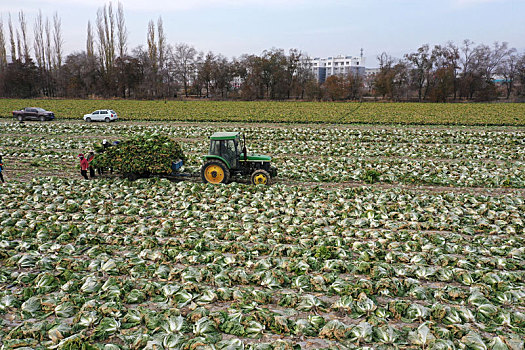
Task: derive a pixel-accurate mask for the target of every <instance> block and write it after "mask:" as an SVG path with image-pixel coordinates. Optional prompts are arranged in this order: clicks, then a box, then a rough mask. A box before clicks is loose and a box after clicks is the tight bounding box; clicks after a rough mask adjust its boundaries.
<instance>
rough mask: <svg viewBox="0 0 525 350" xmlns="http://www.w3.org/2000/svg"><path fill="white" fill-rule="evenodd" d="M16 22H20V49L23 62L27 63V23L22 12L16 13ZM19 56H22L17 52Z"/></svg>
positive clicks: (28, 56) (28, 55)
mask: <svg viewBox="0 0 525 350" xmlns="http://www.w3.org/2000/svg"><path fill="white" fill-rule="evenodd" d="M18 21H19V22H20V31H21V32H22V49H23V52H24V62H27V61H28V60H29V58H30V54H29V44H28V43H27V21H26V18H25V15H24V12H23V11H20V12H18ZM19 55H22V51H19Z"/></svg>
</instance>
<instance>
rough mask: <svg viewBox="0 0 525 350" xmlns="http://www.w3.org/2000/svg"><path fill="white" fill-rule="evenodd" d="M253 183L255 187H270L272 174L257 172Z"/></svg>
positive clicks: (259, 170)
mask: <svg viewBox="0 0 525 350" xmlns="http://www.w3.org/2000/svg"><path fill="white" fill-rule="evenodd" d="M251 181H252V184H253V185H270V174H269V173H268V172H267V171H266V170H263V169H258V170H255V171H254V172H253V173H252V176H251Z"/></svg>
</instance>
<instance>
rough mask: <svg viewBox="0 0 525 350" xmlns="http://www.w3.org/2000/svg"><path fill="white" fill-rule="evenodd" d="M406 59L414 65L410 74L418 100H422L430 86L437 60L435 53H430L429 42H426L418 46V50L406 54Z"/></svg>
mask: <svg viewBox="0 0 525 350" xmlns="http://www.w3.org/2000/svg"><path fill="white" fill-rule="evenodd" d="M405 59H406V60H407V61H408V62H409V63H410V64H411V65H412V66H413V67H412V69H411V70H410V75H411V77H412V82H413V84H414V85H415V87H416V88H417V97H418V101H420V102H421V101H422V100H423V99H425V98H426V96H427V93H428V90H429V87H430V80H431V79H430V75H431V72H432V68H433V67H434V60H435V57H434V54H431V53H430V50H429V46H428V44H425V45H423V46H421V47H420V48H418V49H417V52H412V53H410V54H406V55H405ZM423 89H424V90H423Z"/></svg>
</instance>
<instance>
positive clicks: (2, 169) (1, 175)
mask: <svg viewBox="0 0 525 350" xmlns="http://www.w3.org/2000/svg"><path fill="white" fill-rule="evenodd" d="M3 171H4V162H3V161H2V156H1V155H0V180H2V183H4V182H5V181H4V175H3V174H2V172H3Z"/></svg>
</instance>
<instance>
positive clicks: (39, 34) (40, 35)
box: [33, 11, 46, 71]
mask: <svg viewBox="0 0 525 350" xmlns="http://www.w3.org/2000/svg"><path fill="white" fill-rule="evenodd" d="M33 33H34V46H33V49H34V51H35V58H36V62H37V64H38V67H40V70H41V71H42V70H45V67H46V56H45V46H44V20H43V17H42V11H38V15H37V17H36V19H35V25H34V27H33Z"/></svg>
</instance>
